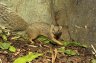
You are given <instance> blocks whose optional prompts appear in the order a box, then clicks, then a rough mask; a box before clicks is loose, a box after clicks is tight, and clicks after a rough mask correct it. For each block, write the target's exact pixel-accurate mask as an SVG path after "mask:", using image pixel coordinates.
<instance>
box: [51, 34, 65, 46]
mask: <svg viewBox="0 0 96 63" xmlns="http://www.w3.org/2000/svg"><path fill="white" fill-rule="evenodd" d="M51 37H52V40H53V41H54V42H56V43H57V44H58V45H63V44H62V43H61V42H60V41H58V40H56V39H55V38H54V35H53V34H51Z"/></svg>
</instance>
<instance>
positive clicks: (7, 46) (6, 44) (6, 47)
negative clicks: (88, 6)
mask: <svg viewBox="0 0 96 63" xmlns="http://www.w3.org/2000/svg"><path fill="white" fill-rule="evenodd" d="M10 45H11V44H10V43H0V48H1V49H8V48H9V47H10Z"/></svg>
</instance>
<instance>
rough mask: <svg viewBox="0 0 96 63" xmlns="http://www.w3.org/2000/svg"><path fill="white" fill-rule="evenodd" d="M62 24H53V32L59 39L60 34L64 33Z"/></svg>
mask: <svg viewBox="0 0 96 63" xmlns="http://www.w3.org/2000/svg"><path fill="white" fill-rule="evenodd" d="M61 30H62V26H54V25H51V32H52V34H54V37H55V38H56V39H59V38H60V36H61V35H62V31H61Z"/></svg>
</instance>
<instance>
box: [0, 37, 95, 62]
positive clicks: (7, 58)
mask: <svg viewBox="0 0 96 63" xmlns="http://www.w3.org/2000/svg"><path fill="white" fill-rule="evenodd" d="M11 37H12V36H11ZM11 37H10V36H9V37H8V41H9V42H11V45H12V46H14V47H15V48H16V52H14V53H12V52H10V51H8V50H2V49H0V61H2V63H13V61H14V60H15V59H16V58H18V57H21V56H24V55H27V54H28V52H38V53H43V56H40V57H38V58H36V59H34V60H33V61H32V62H30V63H91V60H92V58H93V54H92V52H91V49H90V48H86V47H81V46H66V47H64V48H65V50H67V49H71V50H75V51H76V52H77V53H78V54H79V55H68V54H66V53H64V52H60V51H58V49H59V48H61V47H63V46H58V45H56V44H52V43H49V44H44V43H43V42H40V41H38V40H34V43H31V42H29V41H27V40H22V39H18V40H12V39H10V38H11ZM1 40H2V37H1V38H0V41H1Z"/></svg>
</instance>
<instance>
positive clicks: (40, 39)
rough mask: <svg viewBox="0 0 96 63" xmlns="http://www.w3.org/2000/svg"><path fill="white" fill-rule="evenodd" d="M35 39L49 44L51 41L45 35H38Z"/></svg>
mask: <svg viewBox="0 0 96 63" xmlns="http://www.w3.org/2000/svg"><path fill="white" fill-rule="evenodd" d="M37 40H39V41H41V42H43V43H44V44H49V43H50V42H52V40H50V39H48V38H47V37H45V36H42V35H40V36H39V37H38V38H37Z"/></svg>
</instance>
